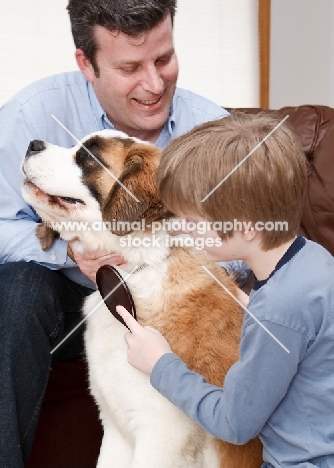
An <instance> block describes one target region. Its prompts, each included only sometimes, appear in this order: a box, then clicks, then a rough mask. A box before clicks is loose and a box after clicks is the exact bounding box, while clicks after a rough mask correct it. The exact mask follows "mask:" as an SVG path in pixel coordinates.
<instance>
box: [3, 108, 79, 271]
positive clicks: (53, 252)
mask: <svg viewBox="0 0 334 468" xmlns="http://www.w3.org/2000/svg"><path fill="white" fill-rule="evenodd" d="M40 126H41V127H40V133H37V131H36V129H35V128H34V123H33V122H31V120H30V117H29V115H27V113H25V112H24V111H23V108H22V107H21V106H20V105H19V104H18V103H17V102H16V101H15V100H12V101H10V102H9V103H7V104H6V105H4V106H3V107H2V108H1V109H0V128H1V134H0V192H1V199H0V262H1V263H6V262H17V261H34V262H37V263H39V264H42V265H45V266H47V267H48V268H52V269H58V268H66V267H73V265H74V262H72V260H70V259H69V258H68V257H67V243H66V242H63V241H61V240H59V239H58V240H56V241H55V242H54V244H53V245H52V248H51V249H50V250H49V251H46V252H44V251H43V250H42V249H41V247H40V244H39V240H38V239H37V237H36V234H35V230H36V227H37V223H38V221H39V218H38V216H37V214H36V213H35V212H34V210H33V209H32V208H31V207H29V206H28V205H27V204H26V203H25V201H24V200H23V198H22V195H21V186H22V181H23V174H22V172H21V164H22V161H23V158H24V155H25V153H26V150H27V148H28V145H29V142H30V141H31V140H33V139H40V138H41V136H40V135H43V134H45V128H44V122H43V119H41V122H40Z"/></svg>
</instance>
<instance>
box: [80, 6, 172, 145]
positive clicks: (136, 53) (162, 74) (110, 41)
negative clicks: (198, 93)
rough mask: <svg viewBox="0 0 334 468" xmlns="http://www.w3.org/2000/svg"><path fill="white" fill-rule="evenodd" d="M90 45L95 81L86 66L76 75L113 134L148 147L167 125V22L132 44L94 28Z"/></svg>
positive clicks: (169, 26) (169, 95)
mask: <svg viewBox="0 0 334 468" xmlns="http://www.w3.org/2000/svg"><path fill="white" fill-rule="evenodd" d="M95 39H96V41H97V44H98V51H97V55H96V63H97V66H98V69H99V76H98V77H96V76H95V73H94V71H93V68H92V65H91V64H90V62H89V65H88V67H87V69H86V70H85V71H84V70H82V71H83V72H84V74H85V76H86V78H87V79H88V80H89V81H90V82H91V83H92V85H93V88H94V91H95V93H96V96H97V98H98V100H99V102H100V104H101V105H102V107H103V108H104V110H105V111H106V113H107V115H108V117H109V119H110V120H111V122H112V123H113V124H114V125H115V127H116V129H117V130H121V131H123V132H125V133H127V134H129V135H131V136H135V137H137V138H140V139H143V140H148V141H151V142H154V141H155V140H156V139H157V137H158V136H159V133H160V131H161V129H162V127H163V126H164V124H165V122H166V120H167V119H168V114H169V110H170V105H171V102H172V99H173V95H174V91H175V87H176V80H177V75H178V63H177V58H176V55H175V51H174V45H173V29H172V22H171V18H170V16H169V15H168V17H167V18H166V19H165V20H164V21H163V22H162V23H160V24H159V25H158V26H156V27H155V28H154V29H152V30H151V31H149V32H147V33H144V34H142V35H141V36H139V37H137V38H132V37H129V36H126V35H125V34H123V33H121V32H118V31H115V32H110V31H108V30H107V29H106V28H104V27H102V26H96V27H95ZM80 68H81V67H80ZM81 69H82V68H81Z"/></svg>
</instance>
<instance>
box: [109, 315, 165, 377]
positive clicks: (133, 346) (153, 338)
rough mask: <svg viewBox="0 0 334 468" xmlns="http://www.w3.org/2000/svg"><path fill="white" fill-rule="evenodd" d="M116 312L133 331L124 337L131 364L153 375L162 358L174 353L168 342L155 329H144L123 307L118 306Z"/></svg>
mask: <svg viewBox="0 0 334 468" xmlns="http://www.w3.org/2000/svg"><path fill="white" fill-rule="evenodd" d="M116 310H117V312H118V313H119V315H120V316H121V317H122V319H123V320H124V322H125V323H126V324H127V326H128V327H129V329H130V330H131V333H130V332H127V333H125V335H124V339H125V342H126V344H127V345H128V362H129V364H131V366H133V367H135V368H136V369H138V370H140V371H141V372H144V373H145V374H151V372H152V370H153V367H154V366H155V364H156V363H157V361H158V360H159V359H160V358H161V356H162V355H163V354H166V353H171V352H172V350H171V348H170V346H169V344H168V342H167V341H166V339H165V338H164V337H163V335H162V334H161V333H160V332H159V331H158V330H156V329H155V328H152V327H142V326H141V325H140V324H139V323H138V322H137V321H136V320H135V319H134V318H133V317H132V315H131V314H129V312H128V311H127V310H126V309H125V308H124V307H123V306H117V307H116Z"/></svg>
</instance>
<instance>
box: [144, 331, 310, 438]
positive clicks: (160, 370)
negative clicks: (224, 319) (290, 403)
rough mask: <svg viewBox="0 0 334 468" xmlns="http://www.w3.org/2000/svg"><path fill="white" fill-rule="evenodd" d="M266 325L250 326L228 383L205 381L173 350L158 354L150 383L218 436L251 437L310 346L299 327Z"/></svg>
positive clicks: (268, 413) (279, 397)
mask: <svg viewBox="0 0 334 468" xmlns="http://www.w3.org/2000/svg"><path fill="white" fill-rule="evenodd" d="M262 325H263V326H264V327H265V329H263V328H262V327H261V326H260V325H259V324H258V323H256V322H253V323H251V324H250V325H249V326H248V327H247V328H246V330H245V332H244V334H243V337H242V341H241V345H240V359H239V361H238V362H237V363H235V364H234V365H233V366H232V367H231V368H230V370H229V371H228V373H227V375H226V377H225V381H224V386H223V388H220V387H216V386H214V385H210V384H208V383H207V382H205V380H204V379H203V377H202V376H200V375H199V374H196V373H195V372H192V371H190V370H189V369H188V367H187V366H186V364H185V363H184V362H183V361H181V359H179V358H178V357H177V356H176V355H175V354H173V353H168V354H165V355H163V356H162V357H161V358H160V359H159V361H158V362H157V364H156V365H155V367H154V369H153V372H152V374H151V384H152V385H153V387H154V388H156V389H157V390H158V391H159V392H160V393H161V394H163V395H164V396H165V397H166V398H168V399H169V400H170V401H171V402H172V403H174V404H175V405H176V406H177V407H179V408H180V409H181V410H182V411H184V412H185V413H186V414H187V415H188V416H189V417H190V418H192V419H193V420H195V421H196V422H197V423H198V424H200V425H201V426H202V427H203V428H204V429H205V430H206V431H207V432H209V433H210V434H212V435H213V436H215V437H217V438H219V439H222V440H225V441H228V442H231V443H233V444H244V443H246V442H247V441H249V440H250V439H252V438H254V437H255V436H256V435H258V434H259V432H260V431H261V429H262V427H263V426H264V425H265V423H266V422H267V420H268V419H269V417H270V416H271V414H272V413H273V412H274V411H275V409H276V407H277V406H278V405H279V403H280V401H281V400H282V399H283V398H284V396H285V394H286V392H287V390H288V388H289V385H290V383H291V381H292V380H293V378H294V375H295V374H296V372H297V368H298V363H299V361H300V360H301V355H302V354H303V353H304V350H305V346H306V345H305V342H304V341H305V337H304V335H302V334H300V333H298V332H296V331H295V330H292V329H289V328H286V327H284V326H282V325H278V324H275V323H271V322H270V323H268V322H263V323H262ZM268 332H270V333H271V334H272V335H271V334H269V333H268ZM273 337H275V339H274V338H273ZM276 340H278V341H279V343H281V344H279V343H278V342H277V341H276ZM281 345H283V346H285V347H286V348H287V350H285V349H284V348H283V347H282V346H281ZM222 359H223V357H222Z"/></svg>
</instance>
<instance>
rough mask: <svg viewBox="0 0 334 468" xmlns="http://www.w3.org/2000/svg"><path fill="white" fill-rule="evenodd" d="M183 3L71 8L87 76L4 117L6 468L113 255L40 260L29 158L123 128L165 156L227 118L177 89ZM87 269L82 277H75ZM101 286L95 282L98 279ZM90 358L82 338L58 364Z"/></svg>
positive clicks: (42, 86) (82, 2)
mask: <svg viewBox="0 0 334 468" xmlns="http://www.w3.org/2000/svg"><path fill="white" fill-rule="evenodd" d="M175 8H176V0H128V1H127V2H124V1H123V0H109V1H106V0H94V1H92V0H70V1H69V5H68V11H69V14H70V20H71V26H72V33H73V38H74V42H75V45H76V49H77V50H76V59H77V63H78V66H79V69H80V71H77V72H71V73H64V74H60V75H56V76H52V77H49V78H46V79H43V80H41V81H38V82H36V83H34V84H32V85H30V86H28V87H27V88H26V89H24V90H23V91H21V92H20V93H18V95H17V96H15V97H14V98H13V99H12V100H11V101H9V102H8V103H7V104H5V105H4V106H3V107H2V108H1V110H0V127H1V135H0V152H1V165H0V185H1V195H2V197H1V202H0V203H1V205H0V218H1V219H0V259H1V266H0V342H1V345H2V352H1V354H0V397H1V407H0V466H1V467H3V468H22V467H23V466H24V463H25V462H26V461H27V459H28V457H29V453H30V449H31V445H32V441H33V437H34V432H35V429H36V425H37V421H38V415H39V410H40V406H41V403H42V399H43V395H44V392H45V388H46V385H47V380H48V374H49V370H50V365H51V358H52V356H54V355H53V354H50V352H51V350H52V349H53V348H54V347H55V345H56V344H57V342H59V341H61V340H62V338H63V337H64V336H66V334H67V333H68V330H69V329H70V328H72V327H73V325H74V324H76V323H77V322H78V321H79V320H80V312H79V311H80V307H81V304H82V300H83V298H84V297H85V296H86V295H87V294H89V293H90V292H91V291H92V289H93V288H94V287H95V285H94V282H93V281H94V279H95V273H96V271H97V269H98V268H99V267H100V266H101V265H103V264H104V263H110V264H118V263H119V262H120V261H121V259H120V258H119V257H117V255H114V256H112V255H110V253H109V258H106V252H103V251H100V252H98V251H97V252H94V253H89V254H83V255H75V256H74V254H73V252H72V250H71V246H69V245H67V243H65V242H64V241H61V240H59V239H58V240H56V241H55V242H54V243H53V245H52V247H51V248H50V249H49V250H48V251H45V252H43V251H42V250H41V248H40V245H39V242H38V240H37V238H36V236H35V229H36V225H37V223H38V221H39V219H38V217H37V215H36V213H35V212H34V210H33V209H32V208H31V207H30V206H27V205H26V204H25V202H24V201H23V199H22V197H21V184H22V178H23V175H22V173H21V170H20V165H21V162H22V159H23V157H24V155H25V153H26V150H27V147H28V145H29V142H30V141H31V140H34V139H41V140H46V141H49V142H51V143H54V144H58V145H63V146H68V147H70V146H72V145H73V144H75V143H76V141H75V139H81V138H82V137H84V136H85V135H87V134H89V133H92V132H95V131H97V130H102V129H104V128H116V129H117V130H121V131H124V132H126V133H128V134H129V135H131V136H135V137H138V138H141V139H145V140H148V141H151V142H153V143H155V144H156V145H157V146H159V147H160V148H164V147H165V146H166V144H167V143H168V141H169V140H170V139H171V138H174V137H176V136H178V135H180V134H182V133H184V132H186V131H187V130H189V129H191V128H192V127H194V126H195V125H197V124H200V123H202V122H204V121H208V120H212V119H215V118H218V117H221V116H224V115H227V112H226V111H224V109H221V108H220V107H219V106H217V105H215V104H213V103H211V102H210V101H208V100H206V99H204V98H201V97H199V96H196V95H194V94H193V93H190V92H188V91H184V90H180V89H177V88H176V80H177V75H178V63H177V58H176V55H175V50H174V45H173V30H172V24H173V18H174V14H175ZM77 264H78V265H79V267H80V269H79V268H78V267H77ZM92 280H93V281H92ZM81 352H82V328H81V329H80V333H79V335H77V336H75V337H74V338H71V339H68V340H67V341H66V342H65V343H64V344H63V345H62V346H61V347H60V348H59V353H58V356H57V359H64V358H70V357H74V356H76V355H78V354H80V353H81Z"/></svg>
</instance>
